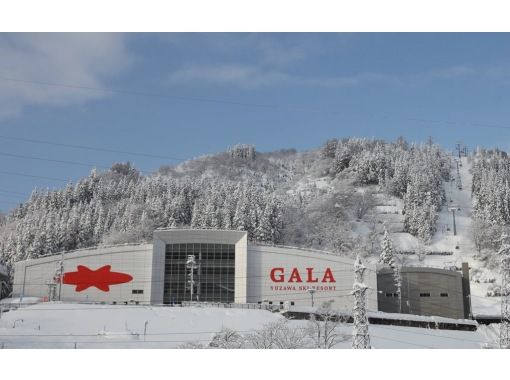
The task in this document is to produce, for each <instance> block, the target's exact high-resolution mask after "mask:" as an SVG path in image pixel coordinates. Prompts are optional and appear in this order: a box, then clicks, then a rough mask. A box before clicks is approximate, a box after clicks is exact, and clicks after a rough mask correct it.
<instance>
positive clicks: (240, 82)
mask: <svg viewBox="0 0 510 380" xmlns="http://www.w3.org/2000/svg"><path fill="white" fill-rule="evenodd" d="M393 80H395V78H393V77H391V76H385V75H380V74H375V73H360V74H356V75H351V76H337V77H300V76H295V75H289V74H286V73H284V72H281V71H277V70H271V69H264V68H261V67H257V66H248V65H218V66H191V67H187V68H183V69H180V70H177V71H175V72H173V73H172V74H171V75H170V78H169V82H170V83H171V84H185V83H196V84H215V85H226V86H236V87H240V88H244V89H254V88H260V87H269V86H275V85H282V84H286V85H297V86H321V87H343V86H355V85H359V84H361V83H365V82H376V81H393Z"/></svg>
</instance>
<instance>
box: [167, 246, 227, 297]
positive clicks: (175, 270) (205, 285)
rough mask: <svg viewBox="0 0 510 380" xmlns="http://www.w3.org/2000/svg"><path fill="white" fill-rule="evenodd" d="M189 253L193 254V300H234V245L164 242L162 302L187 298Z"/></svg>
mask: <svg viewBox="0 0 510 380" xmlns="http://www.w3.org/2000/svg"><path fill="white" fill-rule="evenodd" d="M189 255H193V256H195V261H196V264H197V268H196V269H195V270H194V271H193V280H194V283H195V285H194V287H193V301H201V302H234V286H235V279H234V275H235V245H234V244H209V243H186V244H167V245H166V249H165V280H164V281H165V284H164V296H163V297H164V298H163V302H164V303H180V302H182V301H190V299H191V289H190V285H189V274H190V270H189V269H187V268H186V261H187V259H188V256H189Z"/></svg>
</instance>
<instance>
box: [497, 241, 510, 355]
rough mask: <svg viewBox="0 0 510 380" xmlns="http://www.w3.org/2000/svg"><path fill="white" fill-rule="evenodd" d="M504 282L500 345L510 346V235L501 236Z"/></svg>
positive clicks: (502, 285)
mask: <svg viewBox="0 0 510 380" xmlns="http://www.w3.org/2000/svg"><path fill="white" fill-rule="evenodd" d="M498 254H499V255H500V256H501V269H502V273H501V275H502V284H501V325H500V329H499V347H500V348H510V237H509V236H508V235H507V234H506V233H503V235H502V236H501V248H500V249H499V252H498Z"/></svg>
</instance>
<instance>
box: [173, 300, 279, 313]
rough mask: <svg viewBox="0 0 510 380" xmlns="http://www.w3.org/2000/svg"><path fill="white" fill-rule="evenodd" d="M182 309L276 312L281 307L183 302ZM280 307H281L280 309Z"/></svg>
mask: <svg viewBox="0 0 510 380" xmlns="http://www.w3.org/2000/svg"><path fill="white" fill-rule="evenodd" d="M180 306H182V307H215V308H219V309H249V310H268V311H278V310H280V309H281V308H283V305H268V304H265V303H263V304H260V303H226V302H195V301H193V302H192V301H183V302H182V303H181V305H180ZM280 306H281V307H280Z"/></svg>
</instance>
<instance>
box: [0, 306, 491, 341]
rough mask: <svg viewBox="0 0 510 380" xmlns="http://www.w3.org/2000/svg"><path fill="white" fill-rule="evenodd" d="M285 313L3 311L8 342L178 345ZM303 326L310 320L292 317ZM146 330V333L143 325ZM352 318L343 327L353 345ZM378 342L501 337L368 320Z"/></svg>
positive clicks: (1, 327) (1, 337)
mask: <svg viewBox="0 0 510 380" xmlns="http://www.w3.org/2000/svg"><path fill="white" fill-rule="evenodd" d="M280 318H283V317H282V316H280V315H279V314H278V313H271V312H269V311H264V310H244V309H243V310H241V309H217V308H193V307H187V308H186V307H182V308H180V307H162V306H119V305H117V306H113V305H86V304H65V303H41V304H38V305H34V306H28V307H26V308H22V309H18V310H15V311H11V312H8V313H4V314H3V315H2V318H1V320H0V347H2V346H3V347H4V348H74V347H75V346H76V348H177V347H179V346H180V345H182V344H184V343H187V342H195V343H201V344H203V345H207V344H208V342H209V341H210V340H211V338H212V337H213V335H214V334H215V333H216V332H219V331H220V330H221V329H222V328H224V327H225V328H230V329H234V330H237V331H238V332H240V333H242V334H247V333H250V332H253V331H254V330H256V329H260V328H261V327H262V326H263V325H264V324H265V323H268V322H272V321H276V320H278V319H280ZM290 323H291V325H293V326H302V325H304V324H306V323H307V322H306V321H291V322H290ZM145 327H146V334H145V336H144V329H145ZM351 331H352V326H351V325H349V324H346V325H343V326H341V327H340V328H339V332H340V333H341V334H345V336H346V340H345V341H344V342H341V343H339V344H338V345H337V348H350V345H351V341H350V334H351ZM370 335H371V342H372V345H373V346H374V348H481V347H482V346H494V347H495V345H496V342H497V329H496V326H495V325H492V326H489V327H485V326H482V327H480V328H479V329H478V331H475V332H469V331H451V330H432V329H422V328H410V327H397V326H376V325H371V326H370Z"/></svg>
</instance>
